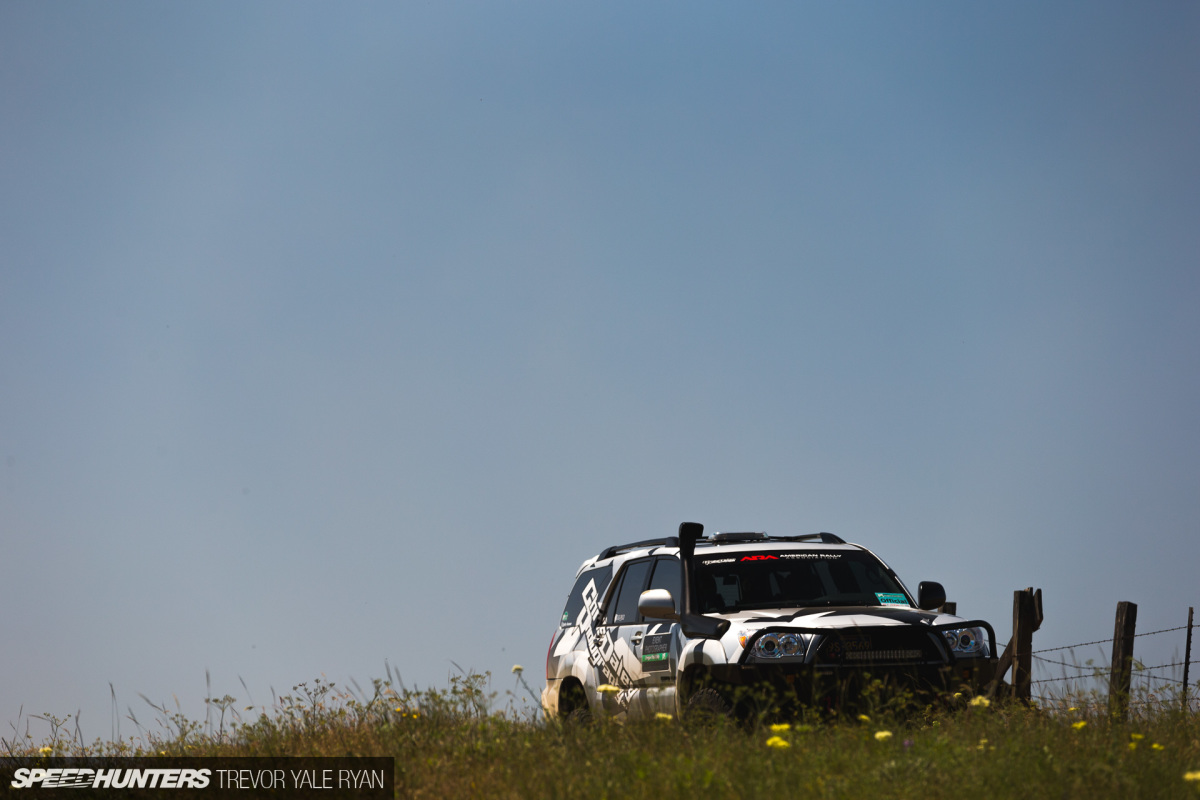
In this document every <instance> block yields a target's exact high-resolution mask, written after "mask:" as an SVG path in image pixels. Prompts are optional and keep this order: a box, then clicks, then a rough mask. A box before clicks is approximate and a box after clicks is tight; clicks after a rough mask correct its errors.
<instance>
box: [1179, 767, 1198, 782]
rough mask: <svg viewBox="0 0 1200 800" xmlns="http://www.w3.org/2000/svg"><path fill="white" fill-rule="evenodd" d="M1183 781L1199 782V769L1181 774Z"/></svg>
mask: <svg viewBox="0 0 1200 800" xmlns="http://www.w3.org/2000/svg"><path fill="white" fill-rule="evenodd" d="M1183 779H1184V780H1185V781H1200V769H1197V770H1193V771H1191V772H1185V773H1183Z"/></svg>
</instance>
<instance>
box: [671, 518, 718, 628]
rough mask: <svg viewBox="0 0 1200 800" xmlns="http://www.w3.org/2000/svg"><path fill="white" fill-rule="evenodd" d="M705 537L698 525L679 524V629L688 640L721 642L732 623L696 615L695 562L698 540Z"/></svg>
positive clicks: (689, 523) (692, 523)
mask: <svg viewBox="0 0 1200 800" xmlns="http://www.w3.org/2000/svg"><path fill="white" fill-rule="evenodd" d="M702 536H704V526H703V525H701V524H700V523H699V522H682V523H680V524H679V568H680V571H681V573H682V574H681V576H680V577H681V581H680V585H681V587H682V590H681V591H682V593H683V599H682V601H681V603H680V608H681V609H682V611H681V613H680V615H679V627H680V628H681V629H682V630H683V635H684V636H687V637H688V638H689V639H720V638H721V637H722V636H724V635H725V631H727V630H729V620H727V619H713V618H712V617H706V616H704V615H703V614H699V613H697V612H696V608H697V606H698V603H697V597H696V581H695V574H696V572H695V560H696V540H697V539H700V538H701V537H702Z"/></svg>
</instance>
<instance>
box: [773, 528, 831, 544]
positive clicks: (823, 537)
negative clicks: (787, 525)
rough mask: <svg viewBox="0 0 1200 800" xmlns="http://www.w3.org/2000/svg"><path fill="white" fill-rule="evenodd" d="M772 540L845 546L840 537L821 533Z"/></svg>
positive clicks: (776, 537)
mask: <svg viewBox="0 0 1200 800" xmlns="http://www.w3.org/2000/svg"><path fill="white" fill-rule="evenodd" d="M771 538H772V539H782V540H784V541H785V542H821V543H822V544H845V543H846V540H845V539H843V538H842V537H840V536H838V535H836V534H833V533H828V532H827V531H821V532H820V533H805V534H802V535H800V536H772V537H771Z"/></svg>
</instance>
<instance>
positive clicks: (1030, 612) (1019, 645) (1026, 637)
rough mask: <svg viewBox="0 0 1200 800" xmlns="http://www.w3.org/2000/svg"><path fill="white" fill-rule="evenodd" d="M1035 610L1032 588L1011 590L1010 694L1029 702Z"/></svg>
mask: <svg viewBox="0 0 1200 800" xmlns="http://www.w3.org/2000/svg"><path fill="white" fill-rule="evenodd" d="M1035 624H1036V611H1035V607H1034V601H1033V590H1032V589H1025V590H1018V591H1015V592H1013V638H1012V645H1013V649H1012V671H1013V681H1012V696H1013V698H1014V699H1017V700H1024V701H1025V702H1029V699H1030V697H1031V695H1032V685H1031V682H1032V679H1033V629H1034V627H1035Z"/></svg>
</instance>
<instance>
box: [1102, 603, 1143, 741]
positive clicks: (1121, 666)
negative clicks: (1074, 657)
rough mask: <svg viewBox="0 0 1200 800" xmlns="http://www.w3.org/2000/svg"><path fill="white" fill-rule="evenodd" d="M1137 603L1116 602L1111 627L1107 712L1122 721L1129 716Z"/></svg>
mask: <svg viewBox="0 0 1200 800" xmlns="http://www.w3.org/2000/svg"><path fill="white" fill-rule="evenodd" d="M1136 627H1137V603H1130V602H1128V601H1125V600H1122V601H1121V602H1119V603H1117V620H1116V625H1115V627H1114V629H1113V654H1112V671H1111V672H1110V673H1109V675H1108V713H1109V714H1111V715H1112V716H1114V717H1116V718H1117V719H1119V720H1121V721H1122V722H1124V721H1125V719H1126V718H1127V717H1128V716H1129V689H1130V684H1131V682H1132V679H1133V638H1134V636H1135V635H1136V634H1135V633H1134V630H1135V629H1136Z"/></svg>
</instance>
